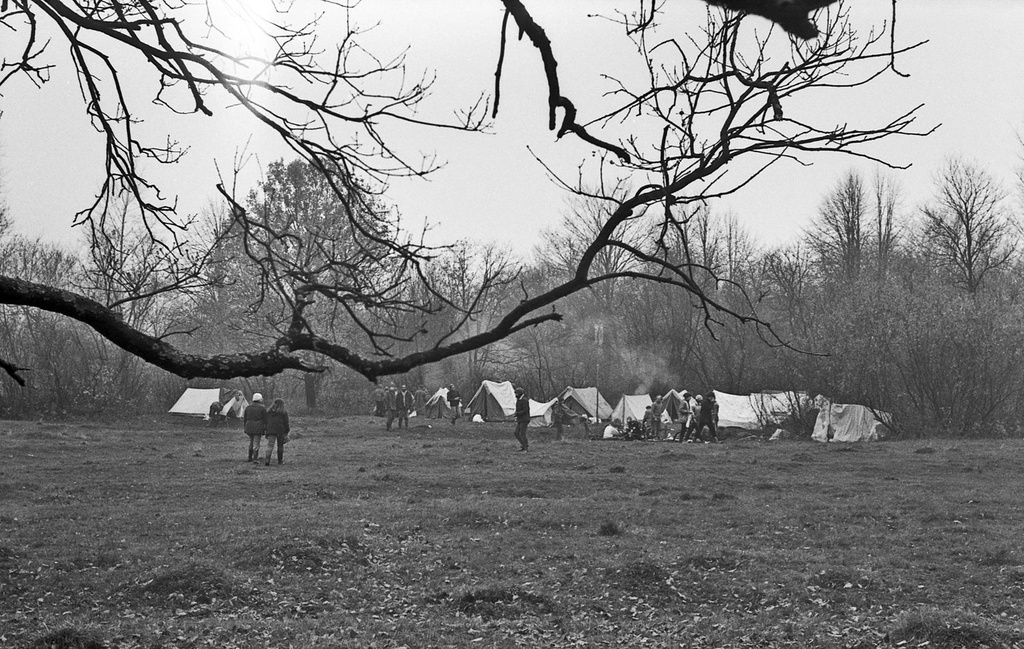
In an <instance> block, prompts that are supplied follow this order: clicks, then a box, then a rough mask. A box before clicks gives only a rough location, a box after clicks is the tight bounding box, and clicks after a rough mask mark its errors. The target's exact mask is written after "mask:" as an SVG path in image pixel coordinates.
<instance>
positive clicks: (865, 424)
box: [169, 381, 891, 442]
mask: <svg viewBox="0 0 1024 649" xmlns="http://www.w3.org/2000/svg"><path fill="white" fill-rule="evenodd" d="M663 399H664V403H665V412H664V414H663V415H662V420H663V422H664V423H671V422H678V421H680V419H681V418H682V414H681V413H682V412H683V408H682V403H683V391H682V390H670V391H669V392H668V393H667V394H665V395H663ZM715 399H716V401H717V402H718V408H719V413H718V425H719V427H720V428H738V429H742V430H750V431H758V430H764V429H766V428H770V427H777V426H779V425H781V424H782V423H783V422H784V421H785V420H786V419H787V418H788V417H790V416H791V415H792V414H793V413H799V412H803V411H806V410H807V409H810V408H817V409H818V417H817V420H816V421H815V424H814V431H813V433H812V435H811V438H812V439H814V440H816V441H820V442H827V441H836V442H857V441H875V440H878V439H880V438H882V437H884V436H885V434H886V432H887V430H888V426H889V424H890V423H891V420H890V419H889V417H888V415H887V414H886V413H881V412H878V411H875V410H872V409H870V408H868V407H866V406H860V405H854V404H839V403H830V402H827V401H824V400H821V399H819V400H818V401H817V402H812V401H811V399H810V397H809V396H808V395H807V394H806V393H801V392H759V393H754V394H750V395H736V394H728V393H726V392H719V391H718V390H715ZM556 401H561V402H562V404H563V406H564V407H565V408H566V409H567V410H569V411H571V412H572V413H574V414H576V415H577V416H579V417H586V418H587V419H588V420H589V421H594V422H596V421H609V420H612V419H618V420H620V421H623V422H625V421H626V420H627V419H628V418H630V417H633V418H634V419H643V417H644V413H645V412H646V410H647V407H648V406H650V405H652V403H653V402H652V400H651V397H650V395H648V394H624V395H622V397H621V398H620V399H619V401H618V403H617V404H616V405H615V407H612V406H611V405H610V404H609V403H608V401H607V400H605V398H604V397H603V396H602V395H601V393H600V391H598V389H597V388H596V387H590V388H574V387H567V388H566V389H565V390H563V391H562V392H561V393H560V394H559V395H558V397H557V398H555V399H551V400H550V401H534V400H533V399H530V426H533V427H544V426H552V425H553V424H554V420H553V415H554V405H555V403H556ZM213 403H219V404H221V407H220V414H221V415H224V416H234V417H241V415H242V412H243V411H244V410H245V407H246V406H248V405H249V402H248V401H247V400H246V398H245V396H244V395H243V394H242V392H241V391H238V390H227V389H224V388H208V389H203V388H186V390H185V392H184V393H183V394H182V395H181V397H180V398H179V399H178V401H177V402H176V403H175V404H174V405H173V406H172V407H171V409H170V411H169V412H171V413H173V414H181V415H190V416H197V417H206V416H208V415H209V414H210V406H211V405H212V404H213ZM515 409H516V396H515V388H514V387H513V385H512V383H511V382H510V381H502V382H497V381H483V382H482V383H481V384H480V387H479V388H478V389H477V391H476V393H474V395H473V398H472V399H470V400H469V402H468V403H467V404H466V405H465V409H464V412H463V413H460V416H461V415H466V416H469V417H471V418H473V419H477V418H479V419H481V420H483V421H508V420H510V419H512V418H513V417H514V416H515ZM423 410H424V411H423V412H420V413H417V414H418V415H419V416H422V417H426V418H428V419H451V418H452V417H454V416H455V413H454V412H453V411H452V408H451V406H450V405H449V403H448V388H441V389H439V390H438V391H437V392H435V393H434V394H433V395H432V396H431V397H430V398H429V399H428V400H427V404H426V407H425V408H424V409H423Z"/></svg>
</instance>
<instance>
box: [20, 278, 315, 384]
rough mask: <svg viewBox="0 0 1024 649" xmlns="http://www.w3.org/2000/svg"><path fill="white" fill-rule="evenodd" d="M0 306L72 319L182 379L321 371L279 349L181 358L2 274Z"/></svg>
mask: <svg viewBox="0 0 1024 649" xmlns="http://www.w3.org/2000/svg"><path fill="white" fill-rule="evenodd" d="M0 303H2V304H9V305H17V306H27V307H32V308H36V309H41V310H43V311H49V312H51V313H59V314H61V315H65V316H67V317H69V318H72V319H74V320H78V321H79V322H81V323H83V324H85V325H88V326H89V327H91V328H92V329H94V330H95V331H96V332H97V333H99V334H100V335H102V336H103V337H104V338H106V339H107V340H109V341H110V342H112V343H114V344H115V345H117V346H118V347H120V348H121V349H124V350H125V351H127V352H129V353H130V354H134V355H135V356H138V357H139V358H141V359H143V360H145V361H147V362H150V363H152V364H153V365H156V366H157V367H161V368H163V369H165V370H167V371H168V372H172V373H174V374H177V375H178V376H182V377H185V378H196V377H200V376H202V377H207V378H214V379H228V378H235V377H239V376H258V375H265V374H277V373H279V372H282V371H284V370H286V369H296V370H304V371H310V372H319V371H323V370H324V368H323V367H322V366H314V365H309V364H308V363H306V362H304V361H303V360H302V359H300V358H299V357H298V356H295V355H292V354H289V353H287V352H284V351H282V350H280V349H270V350H267V351H262V352H255V353H238V354H216V355H213V356H198V355H195V354H187V353H184V352H182V351H181V350H179V349H177V348H176V347H174V346H173V345H171V344H169V343H167V342H166V341H164V340H161V339H159V338H156V337H154V336H150V335H148V334H145V333H142V332H141V331H138V330H137V329H135V328H133V327H131V326H129V325H127V324H125V322H124V321H123V320H122V319H121V318H120V317H119V316H118V314H117V313H116V312H114V311H111V310H110V309H108V308H107V307H105V306H104V305H102V304H100V303H99V302H97V301H95V300H92V299H89V298H87V297H84V296H82V295H78V294H76V293H72V292H71V291H65V290H63V289H59V288H54V287H52V286H45V285H43V284H36V283H34V282H27V281H25V280H21V279H15V278H13V277H5V276H3V275H0ZM0 366H2V367H3V369H4V370H6V371H7V373H8V374H9V375H10V376H11V378H13V379H14V380H16V381H18V382H19V383H21V384H23V385H24V378H22V377H21V376H20V374H19V372H18V370H20V369H22V368H18V367H15V366H14V365H13V364H10V363H8V362H6V361H5V362H3V363H2V364H0Z"/></svg>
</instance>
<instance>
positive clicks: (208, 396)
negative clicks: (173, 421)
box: [167, 388, 249, 418]
mask: <svg viewBox="0 0 1024 649" xmlns="http://www.w3.org/2000/svg"><path fill="white" fill-rule="evenodd" d="M214 402H217V403H220V404H222V408H221V411H220V414H221V415H224V416H227V415H228V414H231V415H233V416H235V417H241V416H242V412H243V411H244V410H245V407H246V406H248V405H249V402H248V401H247V400H246V399H245V397H244V396H243V395H242V392H241V390H228V389H225V388H185V391H184V392H182V393H181V396H180V397H178V400H177V401H175V402H174V405H173V406H171V409H170V410H168V411H167V412H168V413H170V414H172V415H187V416H189V417H203V418H206V417H209V415H210V406H211V405H212V404H213V403H214ZM225 402H226V403H225Z"/></svg>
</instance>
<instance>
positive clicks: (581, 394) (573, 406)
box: [558, 387, 612, 419]
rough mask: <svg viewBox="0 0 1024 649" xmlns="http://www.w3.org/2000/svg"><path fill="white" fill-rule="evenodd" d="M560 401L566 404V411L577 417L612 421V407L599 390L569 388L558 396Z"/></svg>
mask: <svg viewBox="0 0 1024 649" xmlns="http://www.w3.org/2000/svg"><path fill="white" fill-rule="evenodd" d="M558 400H559V401H561V402H562V403H563V404H565V407H566V409H568V410H571V411H573V412H574V413H576V414H577V415H584V416H587V417H590V418H591V419H611V418H612V407H611V404H609V403H608V402H607V401H605V398H604V397H602V396H601V393H600V392H598V390H597V388H574V387H568V388H566V389H564V390H562V393H561V394H559V395H558Z"/></svg>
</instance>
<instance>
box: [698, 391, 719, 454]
mask: <svg viewBox="0 0 1024 649" xmlns="http://www.w3.org/2000/svg"><path fill="white" fill-rule="evenodd" d="M705 428H707V429H708V434H709V435H710V436H711V441H713V442H714V443H715V444H718V443H719V441H720V440H719V439H718V402H717V401H716V400H715V393H714V392H713V391H712V392H708V393H707V395H705V396H704V402H703V403H702V405H701V407H700V414H699V415H697V436H698V437H699V438H701V439H703V437H704V429H705ZM704 442H705V443H707V440H704Z"/></svg>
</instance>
